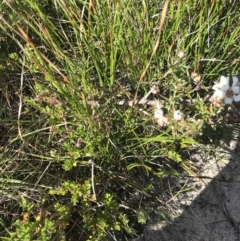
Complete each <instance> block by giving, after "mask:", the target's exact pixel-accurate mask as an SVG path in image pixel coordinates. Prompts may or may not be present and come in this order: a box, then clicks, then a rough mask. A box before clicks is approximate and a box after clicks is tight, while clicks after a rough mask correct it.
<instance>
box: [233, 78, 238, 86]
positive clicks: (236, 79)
mask: <svg viewBox="0 0 240 241" xmlns="http://www.w3.org/2000/svg"><path fill="white" fill-rule="evenodd" d="M232 79H233V84H232V86H234V85H236V84H237V83H238V81H239V79H238V77H237V76H233V77H232Z"/></svg>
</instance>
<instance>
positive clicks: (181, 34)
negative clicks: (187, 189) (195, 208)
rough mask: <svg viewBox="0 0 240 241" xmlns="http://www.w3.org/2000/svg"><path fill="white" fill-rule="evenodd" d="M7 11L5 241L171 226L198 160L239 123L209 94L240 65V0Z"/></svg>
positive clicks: (12, 4)
mask: <svg viewBox="0 0 240 241" xmlns="http://www.w3.org/2000/svg"><path fill="white" fill-rule="evenodd" d="M0 9H1V10H2V11H1V12H2V14H1V18H0V27H1V28H0V33H1V36H0V37H2V39H3V40H4V44H5V47H4V48H3V50H2V48H1V51H5V52H4V58H3V59H2V60H1V62H0V74H1V75H2V76H1V87H0V88H1V93H2V96H1V101H2V107H1V108H2V109H1V126H2V127H1V128H2V129H3V132H4V133H6V136H5V138H4V139H3V140H2V142H1V147H0V148H1V151H2V152H1V164H2V165H1V179H0V183H1V189H2V191H1V195H0V196H1V199H0V200H1V207H2V208H1V210H2V211H1V218H0V224H1V229H0V236H1V239H2V240H44V241H46V240H111V239H112V240H117V239H118V238H122V239H123V238H125V239H126V240H127V239H129V238H130V237H134V236H136V235H137V234H138V231H141V228H142V225H143V224H144V223H146V222H147V220H152V218H153V217H157V218H158V219H160V218H167V217H168V210H167V208H166V206H165V205H164V203H165V202H166V201H167V200H168V197H169V195H170V193H169V192H174V191H177V190H178V189H179V188H181V186H179V185H180V184H179V182H178V181H179V179H181V178H182V177H184V176H189V175H190V176H193V177H194V176H196V175H197V170H196V167H195V166H194V165H193V163H192V162H191V161H190V156H189V153H191V152H193V151H194V150H195V149H197V148H200V147H204V145H205V144H210V146H211V148H212V150H215V149H214V148H215V147H216V146H217V145H219V141H227V140H228V139H229V138H231V133H232V131H233V130H232V129H230V127H231V128H232V127H234V128H236V125H229V123H226V118H225V114H226V112H227V111H228V109H227V108H226V106H223V105H215V104H214V103H211V102H210V101H209V98H210V96H211V95H212V90H211V86H212V85H213V84H214V82H215V81H217V82H218V80H219V78H220V75H236V74H237V71H238V69H239V66H240V60H239V58H238V52H239V36H240V35H239V30H240V27H239V24H238V21H239V17H240V13H239V12H238V9H239V3H238V1H237V0H236V1H234V0H231V1H230V0H229V1H210V0H199V1H190V0H187V1H181V0H179V1H155V0H147V1H132V0H126V1H118V0H112V1H100V0H95V1H92V0H85V1H84V0H59V1H54V0H49V1H45V0H41V1H33V0H24V1H23V0H19V1H10V0H5V1H4V2H3V3H1V4H0ZM0 43H1V46H3V43H2V42H0ZM9 71H10V73H11V74H9V75H7V74H6V72H9ZM10 100H11V101H10ZM236 105H237V104H236ZM9 110H10V111H9ZM226 128H228V129H229V130H230V132H226V130H227V129H226ZM169 182H172V183H173V184H174V185H173V189H172V190H168V188H167V185H166V183H169Z"/></svg>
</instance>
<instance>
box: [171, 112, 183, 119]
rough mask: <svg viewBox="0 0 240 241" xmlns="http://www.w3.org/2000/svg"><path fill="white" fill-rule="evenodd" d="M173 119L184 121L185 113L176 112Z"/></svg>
mask: <svg viewBox="0 0 240 241" xmlns="http://www.w3.org/2000/svg"><path fill="white" fill-rule="evenodd" d="M173 118H174V119H175V120H181V119H183V113H182V112H181V111H180V110H175V111H174V113H173Z"/></svg>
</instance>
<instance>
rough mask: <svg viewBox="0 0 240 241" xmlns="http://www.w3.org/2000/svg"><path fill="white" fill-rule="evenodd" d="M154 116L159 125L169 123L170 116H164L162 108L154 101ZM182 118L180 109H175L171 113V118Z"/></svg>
mask: <svg viewBox="0 0 240 241" xmlns="http://www.w3.org/2000/svg"><path fill="white" fill-rule="evenodd" d="M154 118H155V120H156V121H157V123H158V125H159V126H166V125H167V124H169V123H170V120H171V119H172V118H170V117H167V116H164V113H163V110H162V109H161V107H160V105H159V103H158V102H157V103H156V108H155V110H154ZM183 118H184V115H183V113H182V112H181V111H180V110H175V111H174V113H173V119H174V120H177V121H180V120H182V119H183Z"/></svg>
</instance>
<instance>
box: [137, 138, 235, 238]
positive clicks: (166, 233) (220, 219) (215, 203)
mask: <svg viewBox="0 0 240 241" xmlns="http://www.w3.org/2000/svg"><path fill="white" fill-rule="evenodd" d="M232 150H233V151H231V154H229V153H228V154H227V155H226V154H224V155H223V156H222V157H218V158H216V159H215V160H211V161H209V162H208V163H207V164H205V166H204V170H203V171H202V172H201V174H200V176H201V177H202V178H201V179H197V180H196V179H195V180H192V181H191V185H194V186H195V190H194V191H190V192H188V193H187V194H184V195H185V196H184V195H180V196H178V197H177V198H176V199H175V200H174V201H175V203H177V204H176V206H175V208H177V209H178V210H179V216H178V217H177V218H175V219H174V220H173V221H171V222H166V221H164V222H159V223H155V224H149V225H147V226H146V227H145V229H144V232H143V234H142V235H141V236H140V237H139V238H137V239H134V241H237V240H240V230H239V227H240V155H238V154H239V153H240V148H239V146H238V144H237V142H235V143H234V148H233V149H232Z"/></svg>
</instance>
